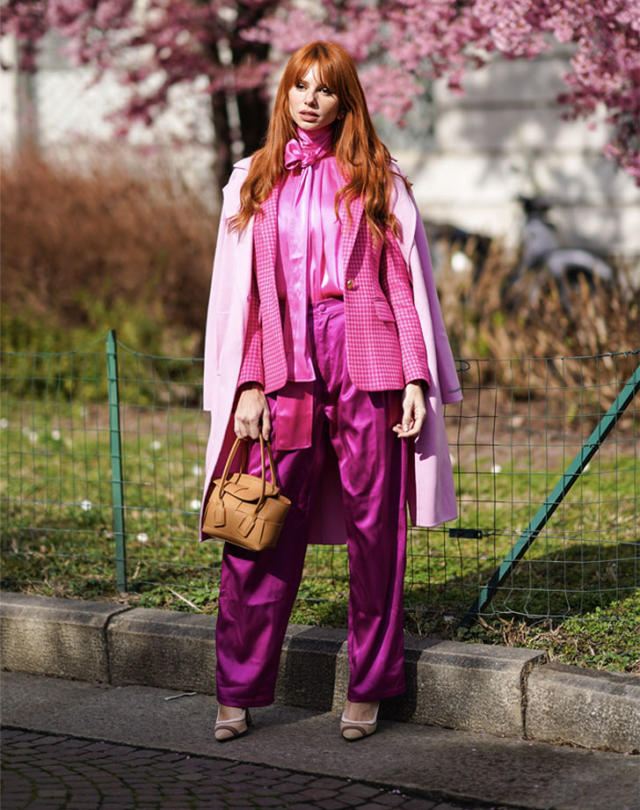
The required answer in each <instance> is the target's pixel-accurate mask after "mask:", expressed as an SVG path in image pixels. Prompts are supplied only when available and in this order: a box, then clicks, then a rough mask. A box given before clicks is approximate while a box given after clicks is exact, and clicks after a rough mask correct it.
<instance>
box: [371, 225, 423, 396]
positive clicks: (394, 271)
mask: <svg viewBox="0 0 640 810" xmlns="http://www.w3.org/2000/svg"><path fill="white" fill-rule="evenodd" d="M380 283H381V285H382V289H383V292H384V294H385V296H386V298H387V300H388V301H389V305H390V306H391V311H392V312H393V316H394V318H395V322H396V326H397V328H398V338H399V340H400V353H401V356H402V371H403V374H404V382H405V385H406V384H407V383H409V382H413V381H415V380H424V381H425V382H426V383H427V384H428V383H429V382H430V377H429V364H428V362H427V351H426V349H425V345H424V337H423V335H422V327H421V326H420V318H419V317H418V312H417V310H416V306H415V303H414V299H413V289H412V287H411V281H410V279H409V272H408V270H407V265H406V263H405V260H404V257H403V255H402V251H401V250H400V246H399V245H398V242H397V240H396V238H395V236H394V235H393V233H392V232H391V231H390V230H388V231H387V234H386V239H385V243H384V246H383V249H382V256H381V261H380Z"/></svg>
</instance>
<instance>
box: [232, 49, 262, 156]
mask: <svg viewBox="0 0 640 810" xmlns="http://www.w3.org/2000/svg"><path fill="white" fill-rule="evenodd" d="M232 53H233V64H234V65H235V66H239V65H242V64H247V63H251V62H253V63H256V64H260V63H262V62H266V61H267V59H268V58H269V45H268V44H266V43H263V42H244V41H239V42H237V43H235V44H234V46H233V48H232ZM236 103H237V105H238V118H239V121H240V136H241V138H242V144H243V154H244V156H245V157H247V156H249V155H252V154H253V153H254V152H255V151H256V149H259V148H260V147H261V146H262V144H263V143H264V139H265V136H266V134H267V127H268V126H269V101H268V99H267V96H266V92H265V89H264V88H263V87H255V88H254V89H252V90H245V91H244V92H242V93H238V95H237V96H236Z"/></svg>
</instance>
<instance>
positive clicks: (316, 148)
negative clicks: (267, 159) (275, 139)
mask: <svg viewBox="0 0 640 810" xmlns="http://www.w3.org/2000/svg"><path fill="white" fill-rule="evenodd" d="M332 132H333V126H332V125H331V124H328V125H327V126H326V127H321V128H320V129H312V130H306V129H300V127H298V137H297V138H292V139H291V140H290V141H289V142H288V143H287V145H286V147H285V150H284V167H285V169H287V171H290V170H291V169H295V168H296V167H298V166H300V167H301V168H302V169H306V168H307V166H312V165H313V164H314V163H316V162H317V161H318V160H320V159H321V158H323V157H324V156H325V155H327V154H329V152H330V151H331V145H332V144H331V135H332Z"/></svg>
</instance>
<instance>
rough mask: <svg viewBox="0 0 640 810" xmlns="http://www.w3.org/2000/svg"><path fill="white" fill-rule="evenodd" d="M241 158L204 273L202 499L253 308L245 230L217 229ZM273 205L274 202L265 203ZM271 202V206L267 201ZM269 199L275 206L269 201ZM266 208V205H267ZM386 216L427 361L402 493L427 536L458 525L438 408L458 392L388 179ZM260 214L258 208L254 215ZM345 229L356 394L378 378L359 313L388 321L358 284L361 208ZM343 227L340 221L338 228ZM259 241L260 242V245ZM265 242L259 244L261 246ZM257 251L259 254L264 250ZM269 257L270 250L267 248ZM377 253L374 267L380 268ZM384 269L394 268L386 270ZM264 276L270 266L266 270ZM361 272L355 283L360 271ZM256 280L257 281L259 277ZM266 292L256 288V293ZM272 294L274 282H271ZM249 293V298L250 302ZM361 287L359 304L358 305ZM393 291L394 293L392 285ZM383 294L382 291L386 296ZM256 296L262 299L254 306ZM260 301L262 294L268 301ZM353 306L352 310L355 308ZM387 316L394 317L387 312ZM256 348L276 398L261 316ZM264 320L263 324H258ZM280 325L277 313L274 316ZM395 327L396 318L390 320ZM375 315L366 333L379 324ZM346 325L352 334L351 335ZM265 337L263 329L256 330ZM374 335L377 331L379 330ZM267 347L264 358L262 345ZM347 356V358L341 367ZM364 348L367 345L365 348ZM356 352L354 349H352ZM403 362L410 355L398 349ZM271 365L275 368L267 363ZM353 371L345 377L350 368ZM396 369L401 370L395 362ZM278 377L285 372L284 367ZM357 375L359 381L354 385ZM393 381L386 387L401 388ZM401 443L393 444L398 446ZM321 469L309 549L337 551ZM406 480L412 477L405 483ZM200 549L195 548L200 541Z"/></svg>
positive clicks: (420, 253)
mask: <svg viewBox="0 0 640 810" xmlns="http://www.w3.org/2000/svg"><path fill="white" fill-rule="evenodd" d="M250 160H251V159H250V158H246V159H245V160H241V161H240V162H239V163H237V164H236V166H235V170H234V172H233V173H232V175H231V178H230V180H229V183H228V184H227V186H226V187H225V189H224V192H223V194H224V200H223V207H222V213H221V218H220V229H219V233H218V241H217V245H216V253H215V258H214V265H213V278H212V284H211V295H210V299H209V309H208V314H207V327H206V338H205V357H204V380H203V389H204V390H203V407H204V409H205V410H209V411H211V431H210V434H209V442H208V445H207V454H206V472H205V487H204V494H205V495H206V493H207V491H208V488H209V484H210V482H211V479H212V478H213V477H216V476H218V475H220V474H221V472H222V467H223V466H224V462H225V460H226V457H227V454H228V452H229V449H230V447H231V444H232V442H233V439H234V434H233V415H232V407H233V402H234V398H235V394H236V390H237V385H238V379H239V374H240V367H241V364H242V359H243V348H244V343H245V335H246V332H247V329H248V328H249V320H250V317H249V316H250V309H251V303H252V299H253V303H254V305H255V284H252V278H253V273H252V266H253V256H254V252H253V239H254V229H253V221H251V222H250V223H249V225H248V226H247V228H246V229H245V230H244V231H243V232H238V231H230V230H229V229H228V228H227V227H226V222H227V220H228V218H229V217H231V216H233V215H234V214H235V213H236V212H237V210H238V208H239V205H240V196H239V195H240V187H241V186H242V183H243V182H244V180H245V178H246V173H247V170H248V167H249V164H250ZM271 197H272V198H273V197H275V195H273V194H272V195H271ZM270 199H271V198H270ZM276 199H277V198H276ZM268 204H270V203H267V204H265V205H268ZM391 204H392V210H393V212H394V214H395V215H396V217H397V219H398V221H399V223H400V229H401V236H400V238H399V239H398V244H399V247H400V251H401V253H402V257H403V259H404V261H405V262H406V265H407V266H408V268H409V271H410V274H411V280H412V286H413V297H414V303H415V308H416V310H417V312H418V317H419V320H420V326H421V328H422V335H423V338H424V345H425V348H426V351H427V362H428V368H429V391H428V397H427V418H426V420H425V424H424V426H423V429H422V431H421V433H420V436H418V438H417V439H416V441H415V452H414V469H413V472H414V476H413V478H414V482H413V483H414V486H410V487H409V508H410V514H411V519H412V521H413V523H414V525H417V526H436V525H438V524H440V523H443V522H444V521H447V520H453V519H454V518H455V517H456V516H457V508H456V499H455V489H454V485H453V475H452V470H451V462H450V458H449V448H448V443H447V437H446V433H445V428H444V419H443V407H442V406H443V402H457V401H459V400H460V399H461V398H462V393H461V390H460V385H459V382H458V377H457V373H456V367H455V362H454V360H453V356H452V353H451V348H450V346H449V341H448V338H447V334H446V331H445V328H444V323H443V320H442V314H441V311H440V304H439V302H438V297H437V293H436V290H435V284H434V281H433V276H432V272H431V262H430V258H429V250H428V246H427V240H426V236H425V233H424V228H423V227H422V222H421V220H420V217H419V215H418V209H417V206H416V203H415V200H414V199H413V195H412V194H411V193H410V192H409V191H407V189H406V186H405V184H404V182H403V181H402V179H401V178H395V179H394V191H393V194H392V201H391ZM263 208H264V205H263ZM352 218H353V226H352V227H350V228H348V229H347V231H346V234H347V235H346V237H345V240H344V242H345V248H344V251H345V252H344V254H343V255H344V257H345V259H346V260H347V262H348V264H347V265H346V271H345V278H346V281H347V282H348V281H349V280H351V281H352V285H349V284H347V290H345V325H346V329H347V359H348V361H349V360H350V359H351V363H350V364H349V369H350V372H352V376H353V373H355V375H356V376H354V382H356V384H358V385H361V387H363V388H364V389H365V390H366V389H367V388H369V385H367V384H362V383H369V384H370V383H371V381H372V380H373V379H377V377H379V376H380V372H379V371H376V369H379V368H380V365H379V362H380V359H381V358H377V357H373V356H368V355H369V353H368V352H362V353H360V352H358V349H357V346H358V337H357V335H358V331H359V329H360V328H361V326H362V320H360V318H361V316H362V313H363V312H366V313H367V314H370V313H369V312H368V310H369V309H371V305H372V304H373V314H375V313H376V312H377V310H378V308H380V309H382V308H383V307H384V308H385V313H384V314H385V318H386V317H388V307H389V303H388V302H387V299H386V297H385V298H383V297H376V298H375V299H373V300H372V299H371V296H370V295H369V293H370V290H368V286H370V285H367V283H364V284H362V282H364V281H365V279H366V278H368V277H369V276H370V275H371V274H370V273H369V270H370V269H371V267H377V266H378V265H377V264H375V255H374V254H373V253H372V252H373V251H374V250H375V248H374V247H373V244H372V243H371V241H370V237H368V236H367V234H368V228H367V227H366V221H365V220H364V218H363V216H362V206H361V205H358V204H355V205H352ZM343 221H345V220H344V219H343ZM259 238H260V237H259ZM269 238H271V239H273V236H271V237H270V236H269V235H267V239H269ZM263 248H264V246H263ZM269 249H273V250H275V244H274V245H273V246H272V248H269ZM379 258H380V257H379V253H378V257H377V259H378V260H379ZM392 264H393V263H392ZM272 266H273V265H272ZM363 268H364V269H365V273H364V274H363V275H362V277H361V276H360V275H359V271H361V270H362V269H363ZM256 271H257V272H256V275H257V276H258V279H259V280H260V271H259V268H256ZM265 283H267V284H268V283H270V282H266V281H265V280H263V285H264V284H265ZM274 284H275V281H274ZM252 286H253V294H252ZM359 287H360V291H361V295H360V296H358V295H357V293H358V288H359ZM394 289H395V285H394ZM274 292H275V290H274ZM349 292H353V293H354V296H353V298H352V313H353V315H352V317H351V319H350V318H349V304H348V301H349V299H348V298H347V295H348V293H349ZM385 293H387V294H389V293H390V290H389V291H387V290H385ZM263 295H264V292H263V291H261V296H260V299H261V303H262V301H263ZM267 296H268V298H270V297H271V293H270V292H268V293H267ZM358 301H360V302H361V303H360V304H358ZM393 309H394V315H395V311H397V308H396V307H395V306H393ZM262 317H263V323H262V330H261V331H262V342H264V344H265V346H263V347H262V349H263V353H264V356H265V377H266V375H267V369H269V368H273V371H272V372H269V373H270V377H269V379H268V381H267V382H268V383H269V385H268V387H267V390H268V391H273V390H277V388H279V387H280V386H281V385H284V382H285V381H286V371H285V378H284V379H281V378H282V368H281V362H280V361H279V360H278V358H281V357H282V354H281V351H280V349H281V347H279V346H278V345H277V340H278V338H277V337H276V339H275V340H274V338H273V335H274V333H275V335H276V336H277V335H278V334H279V333H281V330H277V329H274V326H275V324H270V322H268V323H265V322H264V318H265V313H264V312H263V313H262ZM266 317H269V316H266ZM278 317H279V313H278ZM396 317H397V316H396ZM384 320H385V319H381V318H380V313H378V314H377V317H376V318H373V319H372V320H371V323H375V324H376V326H375V327H371V328H377V324H379V323H384ZM350 323H351V328H350ZM265 327H268V328H265ZM382 328H383V327H382ZM398 331H399V332H400V334H401V335H402V325H401V324H400V323H398ZM267 343H268V344H269V345H270V348H269V349H265V347H266V344H267ZM350 344H351V347H352V348H351V352H352V355H353V353H354V351H355V353H356V357H355V359H354V358H353V357H351V358H350V356H349V351H350V348H349V347H350ZM367 345H370V343H369V342H367ZM354 347H355V348H354ZM402 352H403V358H402V359H403V361H404V360H405V357H406V358H408V357H409V356H410V354H411V352H410V351H408V352H407V350H406V347H405V346H404V345H402ZM271 356H273V357H274V358H275V363H271V360H267V358H268V357H271ZM352 364H353V368H352ZM403 365H405V368H406V364H405V363H404V362H403ZM285 369H286V367H285ZM358 375H360V376H361V379H360V380H358V379H356V377H357V376H358ZM402 384H403V383H402V382H399V381H397V380H394V381H393V384H389V385H388V386H386V387H389V388H392V387H395V388H398V387H402ZM380 387H385V380H381V385H380ZM398 441H401V440H398ZM327 458H328V463H327V465H326V469H325V470H324V471H323V476H322V485H321V487H320V490H319V496H318V498H316V508H315V512H314V514H313V515H312V516H311V528H310V533H309V538H308V539H309V542H320V543H341V542H345V541H346V530H345V526H344V518H343V515H342V504H341V498H340V484H339V478H338V471H337V466H335V463H332V462H334V461H335V460H334V459H333V457H332V454H327ZM410 478H411V477H410ZM200 539H201V540H203V539H205V537H203V535H202V533H201V534H200Z"/></svg>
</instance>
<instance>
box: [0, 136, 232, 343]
mask: <svg viewBox="0 0 640 810" xmlns="http://www.w3.org/2000/svg"><path fill="white" fill-rule="evenodd" d="M2 200H3V211H2V266H3V288H4V289H3V298H4V301H5V304H6V306H7V307H8V309H9V312H12V313H16V312H21V313H29V314H30V315H31V316H32V317H35V318H39V319H42V321H43V323H45V324H49V325H53V324H55V325H57V326H63V327H75V326H88V327H91V326H92V325H93V324H92V322H93V321H95V320H97V319H99V317H100V314H102V315H104V312H105V310H106V311H107V312H108V311H109V310H110V309H111V308H113V307H116V309H117V310H118V311H121V310H122V306H123V305H125V304H126V305H127V306H131V308H139V309H141V310H142V311H144V312H146V313H147V314H148V315H149V316H151V317H153V318H155V319H157V320H158V321H159V322H160V323H164V324H166V326H167V327H168V328H169V329H171V328H175V329H182V330H190V331H191V330H197V331H202V325H203V324H204V319H205V312H206V302H207V292H208V286H209V279H210V272H211V258H212V255H213V248H214V244H215V234H216V230H217V221H216V217H215V216H213V215H212V214H211V213H210V212H209V211H208V210H207V209H206V207H205V205H204V204H203V203H202V202H201V201H200V200H199V199H198V198H197V197H196V195H195V194H194V193H192V192H190V191H189V190H188V189H187V188H185V187H184V186H180V184H179V183H176V182H175V180H173V179H171V178H170V177H169V176H168V175H166V176H163V175H162V174H158V173H155V174H150V173H147V174H146V175H145V173H144V171H140V170H138V171H137V172H132V171H131V169H130V168H128V167H127V166H126V164H125V163H123V162H121V161H118V160H116V159H115V158H109V157H105V155H104V154H98V155H96V156H95V158H94V160H93V161H91V162H89V163H87V162H86V161H85V164H84V165H83V166H82V167H80V166H79V165H78V166H75V167H69V166H66V167H65V166H59V165H54V164H50V163H47V162H45V160H44V159H43V158H42V157H41V156H40V155H39V154H37V153H36V152H32V153H29V154H25V153H24V152H23V153H22V154H21V155H20V156H19V157H18V158H16V159H15V160H14V161H13V162H11V163H9V164H8V165H5V167H4V170H3V173H2ZM99 325H100V326H101V325H102V324H99ZM113 325H114V326H117V325H118V324H113ZM96 326H98V324H96ZM139 348H142V347H139ZM196 348H197V347H196V346H194V350H195V349H196Z"/></svg>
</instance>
